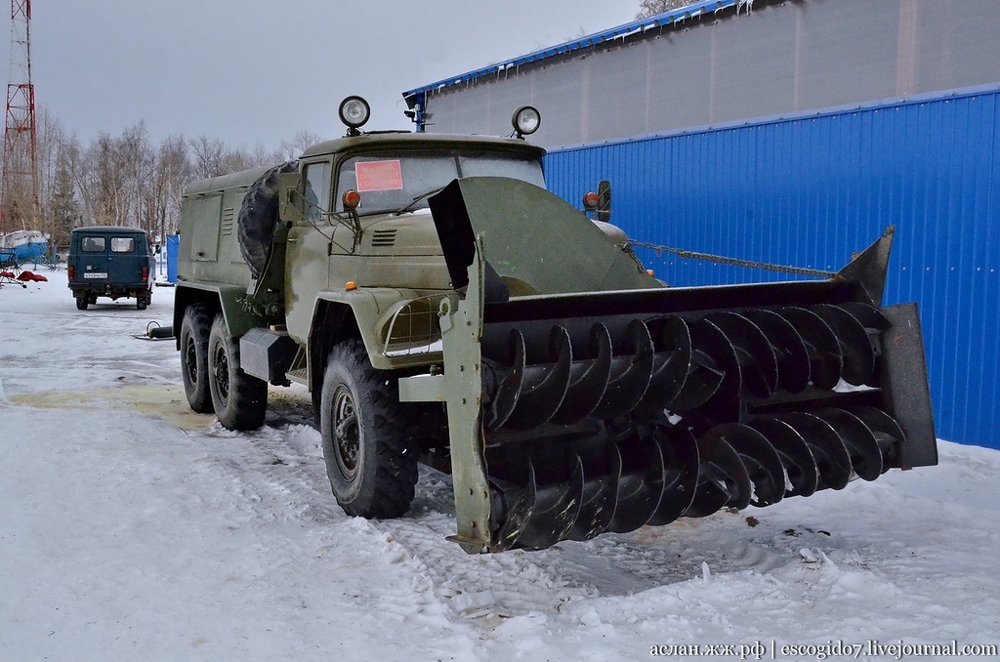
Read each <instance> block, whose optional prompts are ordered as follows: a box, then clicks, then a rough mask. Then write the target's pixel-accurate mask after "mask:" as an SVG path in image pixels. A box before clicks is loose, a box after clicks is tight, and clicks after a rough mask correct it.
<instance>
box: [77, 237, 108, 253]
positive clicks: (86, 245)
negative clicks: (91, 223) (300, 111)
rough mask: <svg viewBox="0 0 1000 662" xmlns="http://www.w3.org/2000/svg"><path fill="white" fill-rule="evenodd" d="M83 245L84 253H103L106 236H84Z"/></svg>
mask: <svg viewBox="0 0 1000 662" xmlns="http://www.w3.org/2000/svg"><path fill="white" fill-rule="evenodd" d="M82 247H83V252H84V253H103V252H104V237H84V238H83V242H82Z"/></svg>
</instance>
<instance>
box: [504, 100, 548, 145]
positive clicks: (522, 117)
mask: <svg viewBox="0 0 1000 662" xmlns="http://www.w3.org/2000/svg"><path fill="white" fill-rule="evenodd" d="M510 122H511V124H513V125H514V133H515V134H517V137H518V138H522V137H524V136H530V135H531V134H533V133H534V132H535V131H538V127H539V126H541V125H542V114H541V113H539V112H538V109H537V108H535V107H534V106H521V107H520V108H518V109H517V110H515V111H514V115H513V117H511V118H510Z"/></svg>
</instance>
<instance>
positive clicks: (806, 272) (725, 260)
mask: <svg viewBox="0 0 1000 662" xmlns="http://www.w3.org/2000/svg"><path fill="white" fill-rule="evenodd" d="M628 241H629V243H630V244H632V245H633V246H640V247H642V248H649V249H651V250H654V251H656V256H657V257H660V255H662V254H663V253H671V254H673V255H676V256H677V257H683V258H688V259H692V260H705V261H707V262H718V263H719V264H727V265H729V266H733V267H747V268H749V269H765V270H767V271H777V272H780V273H786V274H796V275H798V276H818V277H820V278H833V277H834V276H836V275H837V274H836V273H835V272H832V271H821V270H819V269H808V268H806V267H788V266H784V265H781V264H769V263H767V262H752V261H750V260H738V259H736V258H734V257H724V256H722V255H712V254H710V253H696V252H694V251H685V250H682V249H680V248H671V247H670V246H659V245H657V244H651V243H648V242H645V241H637V240H635V239H629V240H628Z"/></svg>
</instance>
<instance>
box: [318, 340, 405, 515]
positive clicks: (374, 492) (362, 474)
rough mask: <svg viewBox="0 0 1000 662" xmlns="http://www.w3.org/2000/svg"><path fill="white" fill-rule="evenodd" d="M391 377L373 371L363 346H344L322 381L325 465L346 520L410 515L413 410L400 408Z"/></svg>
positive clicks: (351, 342) (349, 343)
mask: <svg viewBox="0 0 1000 662" xmlns="http://www.w3.org/2000/svg"><path fill="white" fill-rule="evenodd" d="M397 383H398V382H397V380H396V379H395V377H394V376H393V375H392V373H389V372H386V371H383V370H376V369H375V368H373V367H372V365H371V362H370V361H369V360H368V355H367V353H366V352H365V347H364V343H362V342H361V341H360V340H358V339H351V340H347V341H345V342H343V343H340V344H339V345H337V346H336V347H334V348H333V350H332V351H331V352H330V356H329V358H328V359H327V365H326V371H325V373H324V375H323V391H322V396H321V400H320V430H321V432H322V434H323V459H324V460H325V461H326V473H327V476H328V477H329V479H330V487H331V488H332V489H333V494H334V496H336V497H337V503H339V504H340V506H341V507H342V508H343V509H344V512H346V513H347V514H348V515H357V516H361V517H369V518H371V517H378V518H391V517H399V516H401V515H403V514H404V513H406V511H407V510H409V508H410V502H411V501H413V494H414V486H415V485H416V483H417V453H416V447H415V444H414V443H413V440H412V430H413V427H414V426H413V425H411V422H412V419H413V417H412V416H411V415H410V413H411V411H412V406H411V405H408V404H407V403H401V402H399V395H398V386H397Z"/></svg>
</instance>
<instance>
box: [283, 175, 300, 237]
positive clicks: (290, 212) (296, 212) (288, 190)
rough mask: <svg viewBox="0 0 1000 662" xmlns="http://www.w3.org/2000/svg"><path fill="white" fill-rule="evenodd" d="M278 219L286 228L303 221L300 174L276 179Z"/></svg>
mask: <svg viewBox="0 0 1000 662" xmlns="http://www.w3.org/2000/svg"><path fill="white" fill-rule="evenodd" d="M278 200H279V204H278V218H279V219H281V221H282V222H283V223H284V224H285V226H286V227H291V226H292V225H295V224H297V223H302V222H304V221H305V210H304V209H303V202H304V198H303V196H302V174H301V173H298V172H289V173H285V174H284V175H281V177H280V178H279V179H278Z"/></svg>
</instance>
